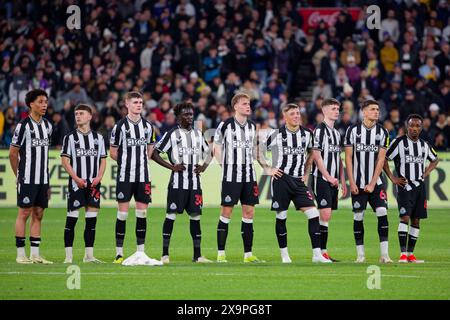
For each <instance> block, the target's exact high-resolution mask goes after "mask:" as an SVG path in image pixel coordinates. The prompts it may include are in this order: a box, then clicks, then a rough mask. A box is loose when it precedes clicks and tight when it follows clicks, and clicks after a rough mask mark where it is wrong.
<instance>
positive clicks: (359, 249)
mask: <svg viewBox="0 0 450 320" xmlns="http://www.w3.org/2000/svg"><path fill="white" fill-rule="evenodd" d="M356 253H357V254H358V257H364V256H365V254H364V245H363V244H361V245H359V246H356Z"/></svg>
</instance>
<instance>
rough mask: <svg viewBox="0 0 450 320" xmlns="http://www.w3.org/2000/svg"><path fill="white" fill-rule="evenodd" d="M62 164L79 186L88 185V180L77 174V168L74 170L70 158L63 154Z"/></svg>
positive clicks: (81, 187)
mask: <svg viewBox="0 0 450 320" xmlns="http://www.w3.org/2000/svg"><path fill="white" fill-rule="evenodd" d="M61 164H62V166H63V167H64V169H66V171H67V173H68V174H69V175H70V177H71V178H72V179H73V181H75V183H76V184H77V186H78V188H80V189H83V188H85V187H86V185H87V183H86V180H84V179H81V178H80V177H78V176H77V174H76V172H75V170H73V168H72V165H71V164H70V159H69V158H68V157H67V156H61Z"/></svg>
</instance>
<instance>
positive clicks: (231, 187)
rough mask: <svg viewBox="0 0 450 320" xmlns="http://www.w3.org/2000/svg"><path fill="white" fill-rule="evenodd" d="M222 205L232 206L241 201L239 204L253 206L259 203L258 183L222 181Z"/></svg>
mask: <svg viewBox="0 0 450 320" xmlns="http://www.w3.org/2000/svg"><path fill="white" fill-rule="evenodd" d="M221 194H222V202H221V204H220V205H222V206H229V207H231V206H234V205H236V204H237V203H238V201H239V200H240V201H241V205H248V206H254V205H255V204H258V203H259V198H258V196H259V190H258V183H257V182H256V181H253V182H227V181H222V191H221Z"/></svg>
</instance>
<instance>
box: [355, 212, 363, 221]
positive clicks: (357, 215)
mask: <svg viewBox="0 0 450 320" xmlns="http://www.w3.org/2000/svg"><path fill="white" fill-rule="evenodd" d="M353 220H355V221H363V220H364V211H360V212H353Z"/></svg>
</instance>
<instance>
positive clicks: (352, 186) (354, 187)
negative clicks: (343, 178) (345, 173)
mask: <svg viewBox="0 0 450 320" xmlns="http://www.w3.org/2000/svg"><path fill="white" fill-rule="evenodd" d="M350 192H351V193H352V194H358V193H359V189H358V186H357V185H356V184H354V183H350Z"/></svg>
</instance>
